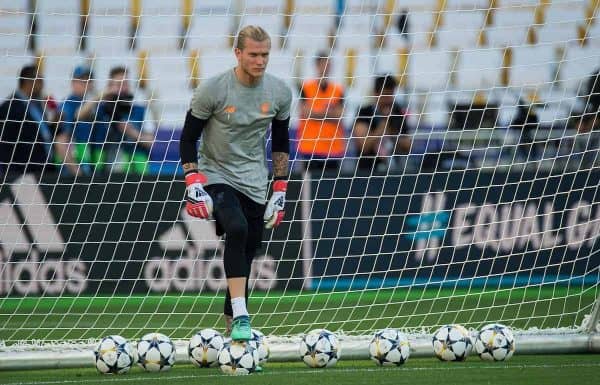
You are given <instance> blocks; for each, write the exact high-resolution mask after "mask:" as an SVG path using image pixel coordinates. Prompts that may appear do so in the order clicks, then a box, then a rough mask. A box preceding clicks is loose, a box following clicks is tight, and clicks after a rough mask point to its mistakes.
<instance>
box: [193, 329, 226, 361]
mask: <svg viewBox="0 0 600 385" xmlns="http://www.w3.org/2000/svg"><path fill="white" fill-rule="evenodd" d="M224 344H225V338H224V337H223V336H222V335H221V334H220V333H219V332H218V331H216V330H214V329H202V330H200V331H199V332H198V333H196V334H194V335H193V336H192V338H191V339H190V342H189V344H188V356H189V357H190V361H191V362H192V363H193V364H194V365H196V366H198V367H200V368H208V367H212V366H217V363H218V361H219V352H220V351H221V349H223V345H224Z"/></svg>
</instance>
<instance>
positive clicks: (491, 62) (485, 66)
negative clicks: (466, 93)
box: [455, 49, 504, 90]
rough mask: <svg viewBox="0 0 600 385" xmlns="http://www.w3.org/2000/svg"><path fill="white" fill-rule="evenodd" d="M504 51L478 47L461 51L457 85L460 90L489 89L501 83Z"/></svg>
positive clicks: (457, 69) (457, 67) (457, 70)
mask: <svg viewBox="0 0 600 385" xmlns="http://www.w3.org/2000/svg"><path fill="white" fill-rule="evenodd" d="M503 55H504V51H503V50H501V49H477V50H464V51H461V52H459V56H458V62H457V66H456V68H455V71H456V86H457V88H458V89H460V90H478V89H489V88H492V87H495V86H498V85H499V80H500V71H501V69H502V59H503Z"/></svg>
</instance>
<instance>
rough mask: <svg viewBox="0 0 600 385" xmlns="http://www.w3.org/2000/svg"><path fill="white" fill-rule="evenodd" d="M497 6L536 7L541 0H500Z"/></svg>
mask: <svg viewBox="0 0 600 385" xmlns="http://www.w3.org/2000/svg"><path fill="white" fill-rule="evenodd" d="M498 3H499V4H497V5H496V6H498V7H500V8H522V7H535V6H536V5H538V3H539V0H500V1H499V2H498Z"/></svg>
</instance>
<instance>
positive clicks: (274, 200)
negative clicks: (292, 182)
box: [264, 180, 287, 229]
mask: <svg viewBox="0 0 600 385" xmlns="http://www.w3.org/2000/svg"><path fill="white" fill-rule="evenodd" d="M286 191H287V181H285V180H276V181H275V182H273V194H272V195H271V199H269V203H267V208H266V209H265V216H264V220H265V227H266V228H267V229H270V228H272V227H276V226H278V225H279V224H280V223H281V221H282V220H283V216H284V215H285V212H284V211H283V207H284V205H285V192H286Z"/></svg>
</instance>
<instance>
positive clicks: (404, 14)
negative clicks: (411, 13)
mask: <svg viewBox="0 0 600 385" xmlns="http://www.w3.org/2000/svg"><path fill="white" fill-rule="evenodd" d="M397 27H398V33H400V37H402V38H403V39H404V40H408V38H409V33H410V30H409V29H410V24H409V23H408V9H406V8H404V9H402V10H401V11H400V14H399V15H398V23H397Z"/></svg>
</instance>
